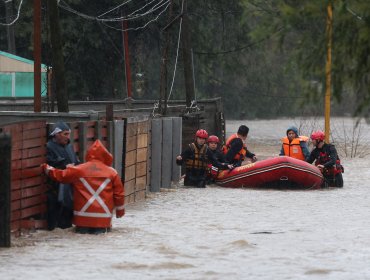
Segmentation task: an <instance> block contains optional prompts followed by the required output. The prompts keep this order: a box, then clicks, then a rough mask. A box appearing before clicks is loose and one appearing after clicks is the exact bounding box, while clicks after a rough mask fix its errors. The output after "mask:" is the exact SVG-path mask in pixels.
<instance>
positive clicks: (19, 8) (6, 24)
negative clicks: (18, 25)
mask: <svg viewBox="0 0 370 280" xmlns="http://www.w3.org/2000/svg"><path fill="white" fill-rule="evenodd" d="M5 3H6V2H5ZM22 4H23V0H21V2H20V3H19V5H18V11H17V16H16V18H15V19H14V20H13V21H12V22H9V23H1V22H0V25H3V26H10V25H13V24H14V23H15V22H16V21H17V20H18V19H19V15H20V13H21V8H22Z"/></svg>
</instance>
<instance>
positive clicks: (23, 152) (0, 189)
mask: <svg viewBox="0 0 370 280" xmlns="http://www.w3.org/2000/svg"><path fill="white" fill-rule="evenodd" d="M69 125H70V127H71V141H72V143H73V147H74V149H75V151H76V153H77V155H78V156H79V158H80V160H81V161H82V162H83V161H84V156H85V154H86V151H87V149H88V148H89V147H90V146H91V144H92V143H93V142H94V141H95V139H100V140H101V141H102V142H103V144H104V145H105V146H106V147H107V148H108V150H109V151H110V152H111V153H112V154H113V155H114V163H113V166H114V167H115V168H116V169H117V171H118V172H119V174H120V175H121V177H122V180H123V181H124V183H125V202H126V203H132V202H135V201H138V200H142V199H145V196H146V191H147V186H148V185H149V178H150V176H149V175H148V174H149V170H148V166H149V164H148V159H149V154H148V150H149V147H148V145H149V143H150V120H149V119H147V118H146V119H141V120H137V119H135V118H130V119H124V120H114V121H111V122H107V121H88V122H72V123H69ZM50 130H51V125H49V124H47V122H46V121H45V120H40V121H26V122H20V123H14V124H9V125H4V126H3V127H1V128H0V132H1V133H3V135H10V137H11V145H10V146H11V159H10V160H11V168H10V175H9V177H10V182H7V181H6V176H3V177H2V178H0V202H1V203H2V205H1V207H0V210H1V211H0V246H5V247H8V246H10V236H11V235H12V236H19V235H20V234H21V233H22V231H24V230H28V229H35V228H41V229H42V228H46V220H45V215H46V195H45V191H46V177H45V176H44V175H43V174H42V170H41V167H40V164H42V163H44V162H46V143H47V135H48V133H49V131H50ZM1 149H2V147H0V150H1ZM9 155H10V153H9ZM3 157H4V155H2V160H1V162H0V164H1V166H0V167H1V168H3V167H5V166H4V165H5V163H4V162H6V160H5V159H4V158H3ZM10 160H9V159H8V161H10ZM4 170H6V168H5V169H4ZM5 175H6V174H5ZM7 197H8V198H10V199H7ZM7 203H8V204H9V207H8V208H9V209H8V208H7V207H6V204H7ZM8 210H9V211H8ZM6 216H8V217H6ZM6 223H10V226H9V224H6ZM5 231H9V232H5Z"/></svg>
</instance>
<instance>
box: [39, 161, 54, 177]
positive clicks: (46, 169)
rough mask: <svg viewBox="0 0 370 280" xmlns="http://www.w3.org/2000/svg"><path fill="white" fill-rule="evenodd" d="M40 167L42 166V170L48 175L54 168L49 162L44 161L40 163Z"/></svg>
mask: <svg viewBox="0 0 370 280" xmlns="http://www.w3.org/2000/svg"><path fill="white" fill-rule="evenodd" d="M40 167H41V168H42V171H43V172H44V173H45V174H46V175H48V174H49V170H50V169H52V167H51V166H50V165H48V164H47V163H43V164H41V165H40Z"/></svg>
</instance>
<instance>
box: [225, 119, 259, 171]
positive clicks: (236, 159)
mask: <svg viewBox="0 0 370 280" xmlns="http://www.w3.org/2000/svg"><path fill="white" fill-rule="evenodd" d="M248 133H249V128H248V127H247V126H245V125H241V126H240V127H239V129H238V132H237V133H235V134H232V135H231V136H230V137H229V138H228V139H227V141H226V144H225V146H224V148H223V152H224V154H225V158H226V162H228V163H230V164H232V165H234V166H241V164H242V162H243V161H244V160H245V159H246V158H250V159H251V160H252V162H256V161H257V157H256V155H255V154H253V153H251V152H250V151H248V149H247V145H246V144H245V141H246V140H247V137H248Z"/></svg>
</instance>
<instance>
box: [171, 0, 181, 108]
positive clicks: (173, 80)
mask: <svg viewBox="0 0 370 280" xmlns="http://www.w3.org/2000/svg"><path fill="white" fill-rule="evenodd" d="M183 12H184V0H182V5H181V14H183ZM181 27H182V17H181V18H180V26H179V36H178V40H177V50H176V59H175V65H174V69H173V76H172V83H171V87H170V93H169V94H168V98H167V102H168V100H170V97H171V94H172V90H173V84H174V83H175V77H176V69H177V60H178V57H179V49H180V42H181Z"/></svg>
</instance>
